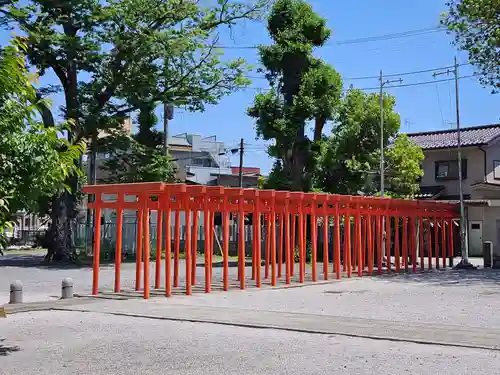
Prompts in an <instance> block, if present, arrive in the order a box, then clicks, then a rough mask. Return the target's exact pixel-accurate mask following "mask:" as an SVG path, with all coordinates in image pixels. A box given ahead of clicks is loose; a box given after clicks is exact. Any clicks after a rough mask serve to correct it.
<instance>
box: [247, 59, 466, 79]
mask: <svg viewBox="0 0 500 375" xmlns="http://www.w3.org/2000/svg"><path fill="white" fill-rule="evenodd" d="M465 65H470V63H463V64H460V65H459V66H465ZM451 68H453V65H450V66H443V67H440V68H431V69H421V70H414V71H410V72H403V73H392V74H384V77H397V76H408V75H415V74H422V73H429V72H435V71H437V70H442V69H451ZM246 78H249V79H266V77H262V76H246ZM378 78H380V77H379V76H361V77H346V78H342V79H343V80H345V81H358V80H368V79H378Z"/></svg>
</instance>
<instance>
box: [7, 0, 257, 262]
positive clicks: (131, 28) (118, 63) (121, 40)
mask: <svg viewBox="0 0 500 375" xmlns="http://www.w3.org/2000/svg"><path fill="white" fill-rule="evenodd" d="M210 4H211V5H210V6H203V5H202V4H201V3H200V2H192V1H183V0H174V1H163V0H109V1H106V2H101V1H99V0H66V1H63V2H61V1H59V0H26V1H18V0H11V1H4V2H2V3H0V13H1V14H3V17H2V19H1V20H0V21H1V23H2V24H3V25H9V24H14V25H16V26H17V27H18V28H19V29H20V30H21V31H22V33H23V34H24V35H25V40H26V43H27V45H28V49H27V55H28V57H29V62H30V64H31V65H32V66H33V67H35V68H36V69H37V70H38V72H39V74H40V75H43V74H45V72H46V71H48V70H51V71H53V72H54V73H55V74H56V76H57V77H58V80H59V85H54V86H51V87H48V88H44V90H40V91H39V94H40V95H43V94H45V93H47V92H54V91H61V92H62V93H63V95H64V106H63V108H62V110H63V115H64V117H65V118H66V119H70V120H72V122H73V123H74V125H75V126H74V127H73V128H72V129H71V131H70V132H69V136H68V139H69V141H70V143H71V144H75V143H76V142H79V141H80V140H82V139H89V138H90V139H91V140H93V141H94V142H92V144H95V143H96V142H95V140H96V137H97V132H98V131H99V130H100V129H112V128H114V127H116V126H117V124H119V123H120V122H122V121H123V119H124V118H125V117H126V116H128V114H129V113H130V112H133V111H135V110H137V109H139V106H140V105H141V103H149V104H155V103H158V102H165V101H166V102H169V103H172V104H174V105H178V106H184V107H185V108H187V109H188V110H203V109H204V106H205V105H206V104H214V103H217V102H218V100H219V99H220V98H221V97H223V96H224V95H227V94H229V93H231V92H233V91H234V90H237V89H238V88H240V87H244V86H245V85H247V84H248V83H249V82H248V80H247V79H246V78H245V73H246V72H247V70H248V67H247V65H246V64H245V62H244V61H243V60H242V59H236V60H233V61H224V59H223V58H222V57H221V51H220V50H219V49H217V48H216V46H217V43H218V32H219V30H220V27H224V26H225V27H233V26H234V25H235V24H236V23H237V22H239V21H241V20H245V19H256V18H258V17H260V15H261V12H262V11H263V10H265V9H266V5H267V0H256V1H255V2H237V1H231V0H222V1H217V2H212V3H210ZM49 112H50V111H49ZM43 118H44V120H45V125H46V126H52V125H53V124H51V123H50V122H51V121H53V119H54V116H53V115H52V113H46V115H45V116H44V117H43ZM93 147H94V146H93ZM93 151H95V148H93ZM94 154H95V153H94ZM68 185H69V186H70V187H71V193H69V192H66V193H64V194H62V195H60V196H59V197H57V199H56V200H57V204H56V205H54V206H55V207H57V208H58V209H57V210H53V211H52V222H51V223H52V229H53V230H52V231H51V233H52V234H53V241H52V245H53V246H54V247H55V250H56V252H57V253H59V254H60V255H63V254H65V253H68V252H70V251H71V249H72V247H73V245H72V242H71V237H72V236H71V231H72V227H73V223H74V216H75V207H76V201H75V194H76V191H77V190H78V186H77V180H76V179H75V178H73V179H71V180H70V181H68Z"/></svg>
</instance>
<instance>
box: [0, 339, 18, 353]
mask: <svg viewBox="0 0 500 375" xmlns="http://www.w3.org/2000/svg"><path fill="white" fill-rule="evenodd" d="M4 342H5V339H0V357H5V356H8V355H9V354H11V353H15V352H18V351H20V350H21V348H20V347H19V346H17V345H16V346H8V345H4V344H3V343H4Z"/></svg>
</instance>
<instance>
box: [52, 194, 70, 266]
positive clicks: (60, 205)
mask: <svg viewBox="0 0 500 375" xmlns="http://www.w3.org/2000/svg"><path fill="white" fill-rule="evenodd" d="M74 207H75V202H74V195H73V194H71V193H69V192H67V191H64V192H63V193H62V194H60V195H59V196H56V197H54V200H53V201H52V213H51V225H50V228H49V230H48V233H47V237H48V238H47V244H48V246H49V248H48V252H47V256H46V258H45V259H46V260H47V261H49V262H64V261H73V260H74V253H75V243H74V236H73V233H74V230H75V228H76V225H75V214H74V212H75V210H74Z"/></svg>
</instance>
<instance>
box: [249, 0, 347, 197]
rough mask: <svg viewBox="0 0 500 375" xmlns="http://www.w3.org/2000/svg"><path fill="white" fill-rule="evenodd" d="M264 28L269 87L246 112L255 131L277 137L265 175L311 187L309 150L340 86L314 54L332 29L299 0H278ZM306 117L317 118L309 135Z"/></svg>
mask: <svg viewBox="0 0 500 375" xmlns="http://www.w3.org/2000/svg"><path fill="white" fill-rule="evenodd" d="M267 29H268V31H269V34H270V36H271V39H272V41H273V44H272V45H270V46H260V47H259V54H260V60H261V63H262V65H263V66H264V69H263V71H264V72H265V74H266V78H267V80H268V81H269V85H270V90H269V92H267V93H265V94H258V95H257V96H256V97H255V100H254V103H253V105H252V106H251V107H250V108H249V109H248V115H249V116H251V117H253V118H255V119H256V130H257V135H258V136H259V137H261V138H263V139H265V140H274V141H275V145H274V146H272V147H270V148H269V154H270V156H272V157H275V158H277V159H278V160H279V162H278V163H277V164H276V165H275V168H274V169H273V172H272V173H271V176H270V178H269V179H268V181H270V182H271V181H273V178H274V177H275V175H276V177H278V176H286V177H287V178H289V179H290V188H291V189H292V190H303V191H309V190H310V189H311V172H312V170H313V169H314V164H313V163H312V161H313V160H314V157H313V155H314V153H315V151H316V150H317V149H318V146H317V143H319V141H320V140H321V136H322V130H323V127H324V125H325V123H326V121H327V120H329V119H331V118H332V116H333V114H334V110H335V106H336V104H337V102H338V100H339V99H340V93H341V90H342V81H341V79H340V76H339V74H338V73H337V72H336V71H335V70H334V69H333V68H331V67H330V66H328V65H327V64H325V63H324V62H323V61H321V60H320V59H317V58H315V57H313V55H312V51H313V48H316V47H321V46H322V45H324V43H325V42H326V41H327V40H328V38H329V37H330V34H331V32H330V30H329V29H328V28H327V27H326V20H325V19H324V18H322V17H320V16H319V15H317V14H316V13H314V11H313V9H312V7H311V5H309V4H308V3H307V2H306V1H303V0H277V1H276V2H275V3H274V5H273V8H272V10H271V13H270V15H269V17H268V21H267ZM310 120H314V121H315V126H314V136H313V139H312V140H311V139H310V138H309V137H307V135H306V126H307V123H308V121H310ZM279 180H280V181H281V180H282V178H279Z"/></svg>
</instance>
